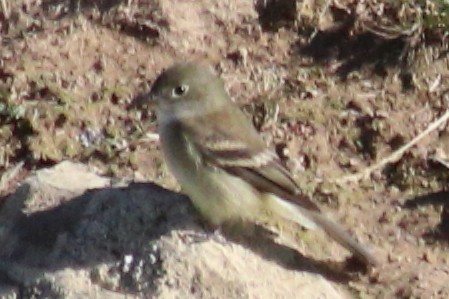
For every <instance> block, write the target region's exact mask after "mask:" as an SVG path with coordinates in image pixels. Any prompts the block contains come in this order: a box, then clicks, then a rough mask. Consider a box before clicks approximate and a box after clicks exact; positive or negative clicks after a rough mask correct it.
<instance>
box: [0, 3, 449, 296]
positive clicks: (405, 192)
mask: <svg viewBox="0 0 449 299" xmlns="http://www.w3.org/2000/svg"><path fill="white" fill-rule="evenodd" d="M0 6H1V11H0V34H1V35H0V42H1V48H0V172H1V173H2V179H1V181H0V194H1V195H2V196H4V195H6V194H8V193H11V192H12V191H13V190H15V188H16V187H17V184H18V183H19V182H20V181H21V180H22V179H23V178H24V177H26V176H27V175H28V174H29V173H30V172H31V171H33V170H34V169H38V168H42V167H44V166H48V165H53V164H55V163H57V162H59V161H62V160H66V159H70V160H76V161H80V162H83V163H85V164H87V165H89V166H91V167H92V168H94V169H96V171H97V172H98V173H100V174H104V175H108V176H112V177H120V178H124V177H126V178H132V179H135V180H139V181H142V180H145V181H154V182H156V183H157V184H160V185H162V186H165V187H167V188H172V189H175V188H177V186H176V182H175V180H174V179H173V177H171V176H170V174H169V173H168V171H167V169H166V167H165V165H164V162H163V159H162V156H161V153H160V151H159V146H158V141H157V136H156V134H155V132H156V121H155V117H154V114H153V113H151V112H150V113H140V112H137V111H133V110H130V109H129V108H128V107H129V103H130V102H131V100H132V99H133V98H135V97H136V96H138V95H139V94H140V93H141V92H144V91H145V90H147V89H148V87H149V85H151V82H152V81H153V80H154V78H155V77H156V76H157V75H158V74H159V73H160V71H161V70H163V69H164V68H166V67H168V66H170V65H171V64H173V63H175V62H179V61H184V60H199V59H201V60H207V61H208V62H209V63H211V64H212V65H213V66H214V67H215V68H216V69H217V71H218V72H219V73H220V74H221V76H222V78H223V79H224V80H225V83H226V87H227V88H228V90H229V92H230V94H231V95H232V96H233V98H234V99H235V101H236V102H237V103H239V104H240V105H242V107H243V108H244V109H245V110H246V111H248V113H249V114H250V115H252V117H253V121H254V124H255V125H256V127H257V128H258V129H259V130H260V131H261V132H262V134H263V135H264V136H265V137H266V140H267V142H268V143H270V144H271V145H273V146H274V147H275V148H276V150H277V152H278V153H279V155H280V156H281V157H282V158H283V159H284V160H285V162H286V164H287V165H288V166H289V167H290V169H292V171H293V172H294V173H295V175H296V176H297V179H298V181H299V182H300V184H301V186H303V189H304V191H305V192H307V193H309V194H310V195H311V196H313V198H314V199H315V200H317V201H318V202H320V203H321V205H323V206H324V207H326V208H327V209H328V210H329V211H332V214H333V215H334V216H335V218H337V219H339V221H340V222H341V223H342V224H343V225H344V226H345V227H347V228H348V229H349V230H350V231H351V232H352V233H353V234H355V235H356V236H357V237H358V238H360V239H361V240H363V241H364V242H366V243H369V244H372V246H373V247H374V248H375V249H376V252H377V253H378V255H379V257H381V259H382V265H381V266H379V267H378V268H376V269H373V270H371V271H368V272H367V273H359V272H356V273H352V272H351V271H350V269H346V270H347V271H348V272H349V273H350V275H349V279H343V276H344V275H343V274H342V283H341V284H342V286H344V287H345V288H347V289H348V291H349V292H350V293H351V294H353V295H354V297H356V298H449V253H448V241H449V203H448V202H449V192H448V191H447V189H448V187H447V185H448V181H449V169H448V166H447V164H446V163H445V161H446V158H447V155H449V138H448V137H449V129H448V127H447V124H443V125H440V126H438V127H437V128H436V129H434V130H432V131H431V132H430V133H429V134H427V135H425V136H424V137H423V138H422V139H420V140H419V142H418V143H417V144H416V145H415V146H413V147H412V148H410V149H409V150H407V151H406V152H405V153H403V154H402V155H401V156H400V157H399V158H398V159H396V160H394V161H392V162H391V163H388V164H387V165H385V166H383V167H380V168H379V169H376V170H374V171H372V172H370V173H369V174H368V175H366V176H362V177H356V178H354V177H352V178H351V177H350V175H352V174H355V173H360V172H363V171H364V170H366V169H367V168H368V167H370V166H371V165H375V164H376V163H379V162H380V161H382V159H385V158H386V157H388V156H389V155H391V154H392V153H393V152H394V151H395V150H398V149H399V148H401V146H403V145H405V144H407V143H408V142H410V141H411V140H412V139H413V138H414V137H415V136H417V135H418V134H419V133H421V132H422V131H424V130H425V129H426V128H427V126H428V125H429V124H430V123H432V122H433V121H434V120H436V119H437V118H438V117H440V116H441V115H443V113H444V112H445V111H446V110H447V109H448V101H449V59H448V53H449V47H448V32H449V30H448V28H449V17H448V13H449V5H448V4H447V2H444V1H437V0H434V1H430V0H428V1H382V3H379V1H374V0H368V1H345V0H342V1H324V0H323V1H319V0H316V1H314V0H304V1H302V2H296V1H286V0H283V1H280V0H278V1H273V0H272V1H254V2H253V1H243V0H228V1H206V0H201V1H174V0H135V1H133V0H128V1H119V0H96V1H85V0H70V1H64V0H59V1H57V0H53V1H44V0H42V1H39V0H20V1H0ZM0 204H1V199H0ZM298 242H303V244H305V245H304V254H306V255H312V256H314V257H316V258H317V259H318V260H322V261H326V262H327V261H329V263H331V261H338V260H342V259H344V255H345V253H344V251H343V250H341V249H340V248H339V247H338V246H337V245H335V244H332V243H331V242H329V240H328V239H326V238H325V237H323V236H321V237H320V236H319V235H318V237H315V234H314V233H310V234H309V233H304V232H301V238H298Z"/></svg>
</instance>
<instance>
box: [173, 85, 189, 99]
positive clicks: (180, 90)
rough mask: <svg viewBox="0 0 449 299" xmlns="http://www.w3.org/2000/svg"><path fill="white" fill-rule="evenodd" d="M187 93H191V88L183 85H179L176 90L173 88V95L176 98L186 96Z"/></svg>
mask: <svg viewBox="0 0 449 299" xmlns="http://www.w3.org/2000/svg"><path fill="white" fill-rule="evenodd" d="M187 91H189V86H188V85H185V84H182V85H179V86H176V87H175V88H173V91H172V93H173V96H174V97H175V98H177V97H180V96H183V95H185V94H186V93H187Z"/></svg>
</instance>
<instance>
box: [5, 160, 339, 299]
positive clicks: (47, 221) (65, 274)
mask: <svg viewBox="0 0 449 299" xmlns="http://www.w3.org/2000/svg"><path fill="white" fill-rule="evenodd" d="M257 238H258V239H257V240H256V239H247V238H245V241H241V242H240V241H238V240H237V239H235V242H233V241H223V240H218V238H214V237H210V236H209V235H207V233H205V232H204V231H203V230H202V229H201V226H200V225H198V221H197V219H196V213H195V211H194V210H193V208H192V207H191V205H190V203H189V201H188V199H187V198H186V197H184V196H182V195H180V194H177V193H174V192H171V191H169V190H165V189H163V188H161V187H159V186H157V185H155V184H152V183H138V184H137V183H131V184H123V183H122V184H121V185H120V186H116V184H112V183H111V180H110V179H108V178H103V177H99V176H97V175H95V174H93V173H91V172H89V171H88V169H87V168H86V167H85V166H82V165H79V164H74V163H70V162H63V163H61V164H59V165H57V166H55V167H53V168H50V169H44V170H41V171H38V172H37V173H36V174H35V175H34V176H33V177H30V178H28V179H27V180H26V181H25V182H24V183H23V184H22V185H21V187H19V188H18V189H17V191H16V192H15V193H14V194H12V195H10V196H9V197H8V198H7V199H6V203H5V205H4V206H3V208H2V210H0V244H2V245H1V246H0V298H19V297H20V298H100V299H101V298H107V299H114V298H342V295H341V294H340V293H339V292H338V291H337V290H336V288H335V286H334V284H333V283H331V282H329V281H328V280H326V279H325V278H323V276H322V275H320V270H319V269H318V268H316V267H314V266H313V265H312V266H311V265H310V261H309V262H307V260H306V259H305V258H304V257H302V256H300V254H299V253H297V252H295V251H294V250H291V249H287V248H286V247H284V246H282V245H278V244H275V243H274V242H272V241H268V240H264V239H263V238H262V239H261V238H260V237H257ZM270 242H271V243H270Z"/></svg>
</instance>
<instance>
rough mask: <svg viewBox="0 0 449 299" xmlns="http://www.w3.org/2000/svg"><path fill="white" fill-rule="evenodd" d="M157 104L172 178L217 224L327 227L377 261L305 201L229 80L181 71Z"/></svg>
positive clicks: (161, 86) (206, 71)
mask: <svg viewBox="0 0 449 299" xmlns="http://www.w3.org/2000/svg"><path fill="white" fill-rule="evenodd" d="M146 99H148V101H149V102H152V103H153V104H155V106H156V109H157V111H156V112H157V118H158V122H159V134H160V141H161V145H162V151H163V153H164V156H165V160H166V162H167V164H168V167H169V169H170V171H171V172H172V173H173V174H174V176H175V177H176V179H177V180H178V182H179V184H180V185H181V187H182V190H183V192H185V193H186V194H187V195H188V196H189V197H190V199H191V200H192V202H193V204H194V206H195V207H196V208H197V209H198V210H199V212H200V213H201V214H202V215H203V216H204V217H205V218H206V220H208V221H209V222H210V223H211V224H212V225H216V226H219V225H221V224H223V223H227V222H231V223H232V221H233V220H249V221H255V220H257V217H258V216H259V215H260V214H261V213H262V211H269V212H270V213H274V214H276V215H277V216H280V217H282V218H285V219H288V220H290V221H294V222H296V223H298V224H300V225H302V226H304V227H306V228H314V227H316V226H318V227H320V228H322V229H323V230H324V231H325V232H326V233H327V234H328V235H329V236H330V237H331V238H333V239H334V240H335V241H337V242H338V243H340V244H341V245H342V246H344V247H345V248H347V249H348V250H349V251H351V252H352V253H353V254H354V255H355V256H356V257H357V258H358V259H360V260H361V261H362V262H364V263H366V264H370V265H373V264H376V259H375V257H374V256H373V255H372V254H371V252H370V251H369V250H368V249H367V248H366V247H365V246H364V245H362V244H360V243H359V242H357V241H356V240H355V239H353V238H352V237H351V236H350V235H349V234H348V233H347V232H346V231H345V230H344V229H343V228H342V227H341V226H339V225H337V224H336V223H334V222H333V221H331V220H329V219H327V218H326V217H325V216H324V215H323V214H322V213H321V211H320V208H319V207H318V205H317V204H316V203H314V202H313V201H312V200H310V199H309V198H308V197H306V196H304V195H303V194H301V192H300V190H299V187H298V185H297V184H296V183H295V181H294V180H293V179H292V176H291V174H290V172H289V171H288V170H287V168H285V167H284V166H283V164H282V163H281V161H280V159H279V157H278V156H277V155H276V154H275V152H274V151H273V150H272V149H271V148H269V147H267V145H266V144H265V142H264V141H263V139H262V138H261V137H260V136H259V134H258V133H257V131H256V130H255V128H254V127H253V126H252V124H251V122H250V121H249V119H247V117H246V116H245V115H244V113H243V112H242V111H241V110H240V109H239V108H238V107H237V106H236V105H235V104H234V103H233V102H232V101H231V99H230V97H229V95H228V94H227V93H226V90H225V88H224V84H223V81H222V80H221V79H220V78H219V77H218V76H217V75H215V74H214V73H213V72H212V69H211V68H210V67H208V66H206V65H202V64H198V63H192V62H188V63H182V64H176V65H174V66H172V67H170V68H169V69H167V70H165V71H164V72H163V73H162V74H161V75H160V76H159V77H158V78H157V80H156V81H155V83H154V84H153V86H152V88H151V91H150V94H149V96H148V97H146Z"/></svg>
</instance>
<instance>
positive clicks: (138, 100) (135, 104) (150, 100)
mask: <svg viewBox="0 0 449 299" xmlns="http://www.w3.org/2000/svg"><path fill="white" fill-rule="evenodd" d="M155 105H156V96H154V95H153V94H152V93H151V92H147V93H143V94H139V95H137V96H136V97H135V98H133V99H132V100H131V104H130V105H129V108H130V109H142V108H148V109H151V108H153V107H155Z"/></svg>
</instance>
